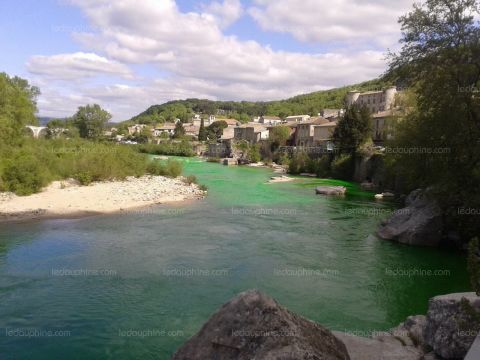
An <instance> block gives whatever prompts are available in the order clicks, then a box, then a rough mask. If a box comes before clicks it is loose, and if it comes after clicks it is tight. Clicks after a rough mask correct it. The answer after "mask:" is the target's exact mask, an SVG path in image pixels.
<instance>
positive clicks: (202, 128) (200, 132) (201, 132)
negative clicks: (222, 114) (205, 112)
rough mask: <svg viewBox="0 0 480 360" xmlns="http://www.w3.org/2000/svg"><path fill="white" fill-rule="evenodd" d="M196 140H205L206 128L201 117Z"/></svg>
mask: <svg viewBox="0 0 480 360" xmlns="http://www.w3.org/2000/svg"><path fill="white" fill-rule="evenodd" d="M198 140H199V141H205V140H207V130H206V129H205V122H204V120H203V119H202V120H201V122H200V129H199V130H198Z"/></svg>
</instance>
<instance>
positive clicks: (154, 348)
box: [0, 158, 469, 360]
mask: <svg viewBox="0 0 480 360" xmlns="http://www.w3.org/2000/svg"><path fill="white" fill-rule="evenodd" d="M181 161H183V162H184V169H185V173H186V174H195V175H196V176H197V177H198V179H199V182H200V183H202V184H205V185H207V186H208V188H209V193H208V196H207V198H206V199H204V200H201V201H197V202H191V203H188V204H181V205H169V206H166V205H161V206H157V207H154V208H150V209H145V210H143V211H136V212H130V213H125V214H117V215H108V216H107V215H103V216H96V217H89V218H83V219H69V220H45V221H37V222H30V223H24V224H8V225H6V224H4V225H0V304H1V306H0V359H48V360H50V359H134V358H138V359H168V357H169V356H170V355H172V353H173V352H174V351H175V349H177V348H178V347H179V346H180V345H181V344H182V343H183V342H184V341H185V340H186V339H188V338H189V337H190V336H192V335H193V334H194V333H195V332H196V331H198V330H199V329H200V327H201V325H202V324H203V323H204V322H205V321H206V320H207V319H208V317H209V315H210V314H211V313H212V312H213V311H215V310H216V309H217V308H218V307H219V306H221V304H223V303H224V302H226V301H228V300H229V299H230V298H231V297H232V296H234V295H235V294H237V293H239V292H241V291H243V290H247V289H251V288H257V289H260V290H262V291H265V292H266V293H268V294H269V295H271V296H273V297H274V298H276V299H277V300H278V301H279V302H280V303H281V304H282V305H285V306H287V307H288V308H289V309H290V310H292V311H294V312H297V313H299V314H301V315H303V316H305V317H307V318H309V319H312V320H315V321H317V322H319V323H321V324H323V325H325V326H327V327H329V328H331V329H336V330H341V331H349V332H352V333H355V334H358V335H362V334H367V335H368V334H369V333H371V332H373V331H381V330H385V329H388V328H390V327H393V326H395V325H397V324H398V323H399V322H401V321H403V320H404V319H405V318H406V316H408V315H412V314H421V313H425V311H426V308H427V301H428V299H429V298H430V297H432V296H434V295H438V294H442V293H449V292H457V291H467V290H468V288H469V287H468V281H467V275H466V270H465V267H466V264H465V260H464V258H463V257H462V256H461V255H460V254H457V253H454V252H451V251H446V250H438V249H425V248H415V247H409V246H404V245H399V244H395V243H391V242H387V241H382V240H379V239H377V238H376V237H375V236H374V235H373V233H374V231H375V229H376V227H377V226H378V224H379V222H380V221H381V219H382V218H385V217H386V216H388V214H389V213H390V212H391V211H393V210H394V207H393V205H392V204H389V203H386V202H381V201H380V202H379V201H375V200H374V199H373V197H372V195H371V194H368V193H364V192H362V191H360V190H359V189H358V188H357V187H355V186H354V185H351V184H348V185H349V186H350V189H349V191H350V194H351V195H348V196H347V197H345V198H327V197H321V196H316V195H315V194H314V187H315V185H316V184H319V183H321V182H322V181H321V180H317V179H304V180H300V181H298V182H294V183H277V184H266V182H267V180H268V179H269V177H271V176H272V172H271V171H270V170H268V169H255V168H248V167H226V166H222V165H219V164H214V163H207V162H203V161H201V160H199V159H196V158H191V159H182V160H181ZM429 270H430V271H431V273H428V271H429ZM409 271H410V275H409V273H408V272H409Z"/></svg>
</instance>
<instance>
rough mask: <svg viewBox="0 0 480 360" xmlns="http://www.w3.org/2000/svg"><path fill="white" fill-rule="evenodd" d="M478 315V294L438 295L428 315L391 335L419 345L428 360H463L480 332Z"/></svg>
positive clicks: (408, 320) (407, 322) (396, 329)
mask: <svg viewBox="0 0 480 360" xmlns="http://www.w3.org/2000/svg"><path fill="white" fill-rule="evenodd" d="M467 303H468V305H467ZM475 312H477V315H474V313H475ZM478 314H480V297H478V296H477V295H476V294H475V293H472V292H470V293H456V294H448V295H440V296H435V297H434V298H431V299H430V301H429V304H428V312H427V315H426V316H423V315H417V316H410V317H408V318H407V320H406V321H405V322H404V323H402V324H400V325H399V326H398V327H396V328H395V329H392V330H391V331H390V333H391V334H392V335H394V336H395V337H396V338H398V339H400V340H401V341H402V342H403V343H405V344H406V345H410V346H411V345H413V346H416V347H417V349H418V350H420V351H422V352H423V353H425V355H424V356H425V358H426V359H432V360H433V359H447V360H448V359H463V358H464V357H465V355H466V354H467V352H468V351H469V349H470V348H471V346H472V344H473V342H474V340H475V337H476V336H477V334H478V332H479V330H480V322H479V319H478ZM475 317H477V318H475ZM347 346H348V345H347Z"/></svg>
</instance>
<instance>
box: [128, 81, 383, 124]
mask: <svg viewBox="0 0 480 360" xmlns="http://www.w3.org/2000/svg"><path fill="white" fill-rule="evenodd" d="M387 85H388V84H387V83H386V82H384V81H383V80H381V79H375V80H371V81H367V82H364V83H361V84H356V85H350V86H345V87H341V88H336V89H331V90H324V91H317V92H313V93H310V94H304V95H298V96H295V97H292V98H290V99H287V100H279V101H268V102H249V101H241V102H237V101H211V100H203V99H187V100H175V101H170V102H167V103H165V104H162V105H153V106H151V107H149V108H148V109H147V110H146V111H144V112H142V113H141V114H139V115H137V116H135V117H133V118H132V119H131V120H130V121H129V123H141V124H155V123H161V122H164V121H172V120H174V119H175V118H179V119H181V120H182V121H183V122H186V121H188V120H189V119H190V118H191V116H192V114H193V113H204V114H217V112H218V110H223V112H224V114H225V115H226V116H228V117H232V118H235V119H238V120H240V121H244V122H247V121H249V120H250V118H251V117H252V116H259V115H276V116H280V117H282V118H283V117H286V116H289V115H294V114H309V115H316V114H317V113H318V112H320V111H321V110H322V109H327V108H341V107H343V102H344V99H345V95H346V94H347V92H348V91H350V90H353V89H356V90H359V91H368V90H375V89H381V88H383V87H385V86H387Z"/></svg>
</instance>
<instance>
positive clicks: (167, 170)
mask: <svg viewBox="0 0 480 360" xmlns="http://www.w3.org/2000/svg"><path fill="white" fill-rule="evenodd" d="M182 170H183V169H182V164H181V163H180V162H179V161H177V160H173V159H168V161H167V162H166V163H164V162H161V161H158V160H153V161H151V162H150V163H149V164H148V166H147V172H148V173H149V174H151V175H157V176H168V177H173V178H176V177H178V176H180V175H181V174H182Z"/></svg>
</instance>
